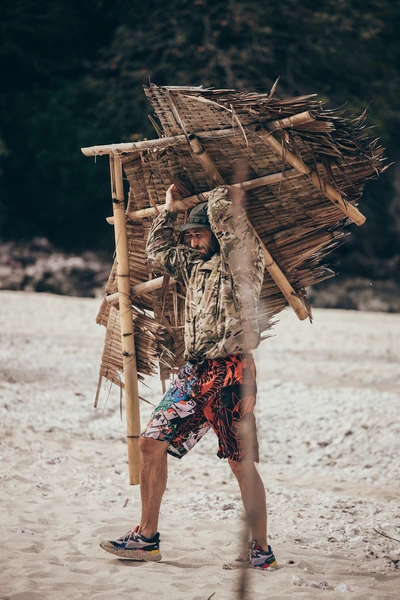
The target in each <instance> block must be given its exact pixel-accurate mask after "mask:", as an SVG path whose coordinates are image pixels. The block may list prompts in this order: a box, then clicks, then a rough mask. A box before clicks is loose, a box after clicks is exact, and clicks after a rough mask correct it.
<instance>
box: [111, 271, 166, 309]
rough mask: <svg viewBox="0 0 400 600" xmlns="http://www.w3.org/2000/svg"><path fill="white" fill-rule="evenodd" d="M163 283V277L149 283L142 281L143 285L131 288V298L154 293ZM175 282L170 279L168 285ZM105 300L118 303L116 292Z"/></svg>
mask: <svg viewBox="0 0 400 600" xmlns="http://www.w3.org/2000/svg"><path fill="white" fill-rule="evenodd" d="M163 283H164V276H162V277H156V278H155V279H149V281H144V282H143V283H138V284H136V285H134V286H132V287H131V290H130V295H131V298H132V297H134V296H140V295H141V294H147V293H149V292H154V290H159V289H160V288H161V287H162V285H163ZM175 283H176V281H175V279H173V278H172V277H171V278H170V280H169V285H173V284H175ZM106 300H107V302H108V303H109V304H117V302H118V301H119V294H118V292H117V293H115V294H109V295H108V296H106Z"/></svg>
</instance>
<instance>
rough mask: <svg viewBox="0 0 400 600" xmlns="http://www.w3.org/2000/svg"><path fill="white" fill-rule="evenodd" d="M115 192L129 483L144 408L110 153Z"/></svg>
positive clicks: (118, 179) (117, 164)
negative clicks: (141, 406)
mask: <svg viewBox="0 0 400 600" xmlns="http://www.w3.org/2000/svg"><path fill="white" fill-rule="evenodd" d="M110 172H111V193H112V202H113V213H114V231H115V248H116V257H117V281H118V297H119V310H120V316H121V342H122V355H123V368H124V384H125V404H126V430H127V443H128V465H129V484H130V485H136V484H138V483H139V472H140V453H139V436H140V409H139V388H138V378H137V367H136V352H135V337H134V331H133V319H132V306H131V300H130V280H129V257H128V237H127V231H126V217H125V203H124V188H123V181H122V164H121V158H120V157H119V156H118V155H113V154H112V155H110Z"/></svg>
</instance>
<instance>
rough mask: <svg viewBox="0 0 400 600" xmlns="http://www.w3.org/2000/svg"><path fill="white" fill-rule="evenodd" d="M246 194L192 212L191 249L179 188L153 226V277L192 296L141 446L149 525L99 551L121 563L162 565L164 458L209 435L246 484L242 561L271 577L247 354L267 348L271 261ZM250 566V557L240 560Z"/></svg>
mask: <svg viewBox="0 0 400 600" xmlns="http://www.w3.org/2000/svg"><path fill="white" fill-rule="evenodd" d="M242 196H243V193H242V192H241V191H239V190H237V189H236V188H233V187H230V186H226V187H220V188H217V189H215V190H213V191H212V192H211V193H210V194H209V197H208V203H207V202H205V203H202V204H199V205H198V206H196V207H195V208H193V209H192V211H191V213H190V215H189V218H188V221H187V223H186V224H185V225H183V226H181V227H180V230H181V231H186V232H187V233H188V234H189V236H190V246H191V247H189V246H187V245H183V244H181V245H176V244H175V226H174V225H175V221H176V217H177V212H179V211H183V210H187V205H185V204H184V203H183V202H182V200H180V199H179V194H178V192H177V189H176V188H175V186H174V185H172V186H171V187H170V188H169V189H168V191H167V194H166V207H165V210H164V211H163V212H161V213H160V214H159V215H158V216H157V217H156V219H155V220H154V222H153V225H152V228H151V231H150V234H149V238H148V242H147V249H146V252H147V259H148V262H149V264H150V266H151V267H152V269H153V270H154V271H156V272H160V271H161V272H165V273H168V274H169V275H171V276H172V277H174V278H176V279H179V280H180V281H181V282H182V283H183V284H184V285H185V287H186V290H187V295H186V303H185V359H186V360H187V363H186V365H185V366H184V367H183V368H182V369H181V370H180V372H179V373H178V375H177V377H176V380H175V381H174V383H173V384H172V385H171V386H170V388H169V390H168V391H167V393H166V394H165V396H164V398H163V399H162V401H161V403H160V405H159V406H158V407H157V408H156V409H155V411H154V413H153V415H152V417H151V419H150V422H149V423H148V425H147V427H146V429H145V430H144V431H143V433H142V436H141V439H140V449H141V461H142V462H141V478H140V491H141V500H142V516H141V521H140V525H139V526H138V527H136V529H135V530H134V531H130V532H128V533H127V534H126V535H125V536H122V537H121V538H119V539H117V540H115V541H103V542H101V544H100V545H101V547H102V548H103V549H104V550H106V551H107V552H111V553H112V554H115V555H116V556H118V557H119V558H128V559H131V560H147V561H149V560H153V561H157V560H160V559H161V553H160V549H159V538H160V536H159V533H158V516H159V512H160V506H161V501H162V497H163V494H164V491H165V488H166V483H167V454H171V455H172V456H175V457H177V458H182V457H183V456H184V455H185V454H186V453H187V452H188V451H189V450H190V449H191V448H192V447H193V446H194V445H195V444H196V443H197V442H198V441H199V440H200V439H201V438H202V437H203V435H204V434H205V433H206V432H207V431H208V430H209V429H210V428H213V429H214V431H215V433H216V434H217V436H218V441H219V448H218V456H219V457H220V458H227V459H228V463H229V466H230V467H231V469H232V471H233V473H234V475H235V476H236V478H237V481H238V483H239V487H240V491H241V496H242V500H243V504H244V508H245V511H246V514H247V517H248V521H249V525H250V529H251V537H252V540H251V543H250V544H249V552H248V553H247V555H246V558H245V560H248V561H249V562H250V565H251V566H252V567H256V568H260V569H265V570H266V569H273V568H274V567H276V566H277V565H276V561H275V557H274V555H273V552H272V550H271V547H270V546H269V545H268V543H267V532H266V529H267V511H266V501H265V490H264V486H263V483H262V481H261V478H260V476H259V474H258V472H257V470H256V467H255V464H254V463H255V462H258V442H257V434H256V428H255V419H254V414H253V409H254V405H255V399H256V379H255V366H254V360H253V356H252V354H251V353H250V350H252V349H254V348H256V347H257V346H258V344H259V341H260V335H259V328H258V322H257V306H258V300H259V296H260V291H261V285H262V281H263V277H264V254H263V251H262V248H261V246H260V243H259V241H258V239H257V237H256V236H255V234H254V231H253V229H252V226H251V225H250V223H249V221H248V219H247V217H246V213H245V211H244V209H243V208H242V206H241V205H240V201H241V198H242ZM241 560H243V557H242V558H241Z"/></svg>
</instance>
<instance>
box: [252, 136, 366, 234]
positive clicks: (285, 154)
mask: <svg viewBox="0 0 400 600" xmlns="http://www.w3.org/2000/svg"><path fill="white" fill-rule="evenodd" d="M259 135H260V137H262V138H263V140H264V141H265V143H266V144H267V145H268V146H269V147H270V148H271V149H272V150H273V151H274V152H275V154H276V155H277V156H280V157H281V158H282V159H283V160H284V161H285V160H286V161H287V162H288V163H289V164H290V165H292V167H294V168H295V169H297V170H298V171H299V173H301V174H302V175H308V176H309V177H310V179H311V181H312V183H313V184H314V186H315V187H316V188H317V189H318V190H319V191H321V192H322V193H323V194H324V195H325V196H326V197H327V198H328V199H329V200H331V202H333V203H334V204H335V205H336V206H337V207H338V208H340V210H341V211H343V212H344V213H345V214H346V215H347V216H348V217H349V218H350V219H351V220H352V221H353V222H354V223H356V225H363V223H365V221H366V217H365V216H364V215H363V214H362V213H361V212H360V211H359V210H358V209H357V208H356V207H355V206H353V205H352V204H350V203H348V202H346V201H345V200H344V199H343V198H342V196H341V195H340V194H339V193H338V192H337V191H336V190H335V189H334V188H333V187H332V186H331V185H329V183H325V182H323V181H321V178H320V177H319V176H318V174H317V173H316V172H315V171H314V170H313V169H311V168H310V167H309V166H308V165H306V164H305V162H304V161H303V160H301V158H299V157H298V156H296V155H295V154H293V152H290V150H287V149H286V148H285V147H284V146H283V145H282V144H281V142H279V141H278V140H277V139H276V138H275V137H274V136H273V135H272V133H271V132H270V131H266V132H259Z"/></svg>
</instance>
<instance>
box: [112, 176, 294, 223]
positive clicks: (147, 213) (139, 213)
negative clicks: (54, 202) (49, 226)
mask: <svg viewBox="0 0 400 600" xmlns="http://www.w3.org/2000/svg"><path fill="white" fill-rule="evenodd" d="M301 175H302V174H301V173H299V171H297V169H288V170H287V171H281V172H279V173H271V175H265V176H264V177H257V178H255V179H249V180H247V181H242V182H241V183H233V184H232V185H231V187H234V188H238V189H240V190H243V191H244V192H246V191H247V190H254V189H256V188H259V187H262V186H264V185H273V184H274V183H279V182H280V181H282V180H283V179H295V178H296V177H301ZM207 194H209V192H203V193H202V195H203V196H204V197H205V198H207ZM203 201H204V198H202V197H201V196H197V195H195V196H188V197H187V198H185V199H184V202H185V204H187V205H188V208H189V207H190V206H191V205H193V203H194V202H195V203H197V204H198V203H199V202H203ZM164 208H165V204H157V206H152V207H151V208H142V209H141V210H135V211H130V212H128V213H127V216H128V217H129V218H130V219H132V221H137V220H141V219H145V218H146V217H152V216H154V215H156V214H157V213H158V212H159V211H161V210H163V209H164ZM107 222H108V223H110V224H112V223H113V221H112V217H107Z"/></svg>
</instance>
